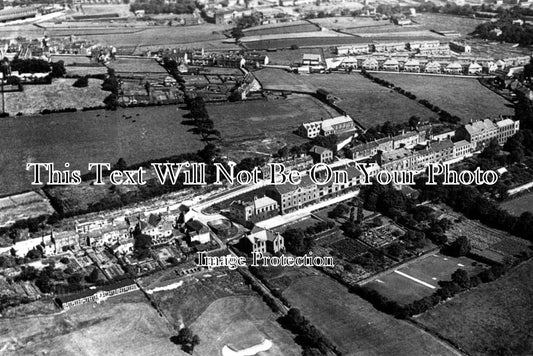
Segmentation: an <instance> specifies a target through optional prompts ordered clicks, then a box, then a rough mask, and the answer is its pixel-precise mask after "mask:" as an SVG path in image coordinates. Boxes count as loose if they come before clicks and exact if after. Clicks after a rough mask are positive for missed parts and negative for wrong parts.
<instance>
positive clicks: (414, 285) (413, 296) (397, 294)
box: [365, 254, 483, 304]
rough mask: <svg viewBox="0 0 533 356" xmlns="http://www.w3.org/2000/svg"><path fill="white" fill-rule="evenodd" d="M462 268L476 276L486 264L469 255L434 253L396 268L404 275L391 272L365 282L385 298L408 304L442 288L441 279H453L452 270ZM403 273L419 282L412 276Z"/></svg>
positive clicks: (366, 285)
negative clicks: (456, 255)
mask: <svg viewBox="0 0 533 356" xmlns="http://www.w3.org/2000/svg"><path fill="white" fill-rule="evenodd" d="M459 268H461V269H464V270H466V271H467V272H468V273H469V274H470V275H474V274H477V273H479V272H481V270H482V268H483V265H482V264H480V263H478V262H475V261H474V260H472V259H470V258H468V257H459V258H456V257H450V256H444V255H441V254H434V255H429V256H427V257H425V258H423V259H421V260H417V261H415V262H413V263H409V264H408V265H407V266H404V267H402V268H398V269H397V271H399V272H401V273H402V274H399V273H396V272H395V271H392V272H390V273H388V274H386V275H384V276H380V277H379V278H377V279H375V280H373V281H372V282H370V283H367V284H365V287H367V288H370V289H374V290H375V291H377V292H379V293H380V294H381V295H383V296H384V297H387V298H388V299H391V300H394V301H396V302H398V303H400V304H409V303H411V302H413V301H415V300H418V299H420V298H422V297H425V296H428V295H431V294H433V292H435V290H436V289H438V288H439V284H438V282H439V281H449V280H451V275H452V273H453V272H455V271H456V270H457V269H459ZM403 274H405V275H408V276H410V277H412V278H414V279H417V280H418V281H415V280H413V279H409V277H406V276H405V275H403ZM421 282H422V283H421ZM423 283H425V285H424V284H423Z"/></svg>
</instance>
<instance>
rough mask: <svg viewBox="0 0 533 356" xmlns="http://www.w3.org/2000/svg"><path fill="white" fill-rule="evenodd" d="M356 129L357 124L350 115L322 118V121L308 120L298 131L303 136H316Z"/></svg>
mask: <svg viewBox="0 0 533 356" xmlns="http://www.w3.org/2000/svg"><path fill="white" fill-rule="evenodd" d="M353 130H355V124H354V122H353V120H352V118H351V117H350V116H348V115H345V116H338V117H334V118H332V119H326V120H324V119H322V120H320V121H313V122H306V123H303V124H302V125H301V126H300V127H299V128H298V133H299V135H300V136H302V137H306V138H314V137H317V136H318V135H324V136H329V135H333V134H335V135H336V134H340V133H344V132H349V131H353Z"/></svg>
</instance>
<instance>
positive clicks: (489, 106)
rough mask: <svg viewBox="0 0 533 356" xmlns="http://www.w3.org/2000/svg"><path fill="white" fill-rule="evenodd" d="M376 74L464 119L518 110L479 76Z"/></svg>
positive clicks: (482, 117) (508, 113)
mask: <svg viewBox="0 0 533 356" xmlns="http://www.w3.org/2000/svg"><path fill="white" fill-rule="evenodd" d="M375 75H376V76H377V77H379V78H382V79H385V80H388V81H389V82H391V83H393V84H394V85H396V86H399V87H401V88H402V89H405V90H407V91H410V92H411V93H413V94H415V95H416V96H417V99H418V100H420V99H426V100H428V101H429V102H430V103H432V104H433V105H437V106H438V107H440V108H441V109H444V110H446V111H448V112H449V113H451V114H452V115H457V116H459V117H460V118H461V119H463V122H464V123H468V122H469V121H470V120H471V119H472V120H478V119H485V118H487V117H491V118H495V117H498V115H500V114H501V115H513V114H514V110H513V107H512V104H510V103H509V102H507V101H506V100H505V99H504V98H502V97H501V96H499V95H497V94H495V93H494V92H492V91H491V90H489V89H487V88H485V87H484V86H483V85H481V84H480V83H479V82H478V81H477V80H475V79H468V78H453V77H439V78H435V77H431V76H422V75H403V74H389V73H376V74H375Z"/></svg>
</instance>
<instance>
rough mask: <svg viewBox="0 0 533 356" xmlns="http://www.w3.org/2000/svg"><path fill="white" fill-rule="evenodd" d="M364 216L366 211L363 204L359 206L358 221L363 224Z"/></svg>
mask: <svg viewBox="0 0 533 356" xmlns="http://www.w3.org/2000/svg"><path fill="white" fill-rule="evenodd" d="M364 218H365V216H364V212H363V207H362V206H359V207H357V222H358V223H359V224H362V223H363V220H364Z"/></svg>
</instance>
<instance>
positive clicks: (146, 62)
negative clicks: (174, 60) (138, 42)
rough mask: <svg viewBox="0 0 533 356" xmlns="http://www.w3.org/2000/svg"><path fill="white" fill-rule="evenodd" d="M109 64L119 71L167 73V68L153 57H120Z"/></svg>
mask: <svg viewBox="0 0 533 356" xmlns="http://www.w3.org/2000/svg"><path fill="white" fill-rule="evenodd" d="M108 66H109V67H110V68H113V69H114V70H115V71H116V72H117V73H121V72H127V73H131V72H139V73H167V70H166V69H165V68H163V66H161V65H159V63H157V62H156V61H155V59H152V58H124V57H122V58H121V57H118V58H117V60H115V61H112V62H111V63H109V65H108Z"/></svg>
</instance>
